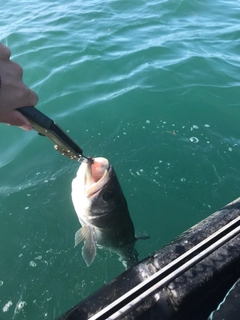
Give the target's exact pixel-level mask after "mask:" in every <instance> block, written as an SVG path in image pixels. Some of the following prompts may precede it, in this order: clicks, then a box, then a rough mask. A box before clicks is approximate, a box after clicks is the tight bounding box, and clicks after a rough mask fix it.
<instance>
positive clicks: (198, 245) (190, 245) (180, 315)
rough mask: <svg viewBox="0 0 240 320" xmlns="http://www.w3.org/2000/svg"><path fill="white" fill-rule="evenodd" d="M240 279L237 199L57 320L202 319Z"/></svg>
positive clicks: (239, 204) (239, 201)
mask: <svg viewBox="0 0 240 320" xmlns="http://www.w3.org/2000/svg"><path fill="white" fill-rule="evenodd" d="M239 278H240V198H238V199H236V200H234V201H233V202H231V203H230V204H228V205H226V206H225V207H224V208H222V209H220V210H219V211H217V212H215V213H213V214H212V215H210V216H209V217H207V218H206V219H204V220H202V221H201V222H199V223H198V224H196V225H195V226H193V227H191V228H190V229H188V230H187V231H185V232H184V233H182V234H181V235H180V236H178V237H177V238H176V239H175V240H173V241H172V242H171V243H169V244H167V245H166V246H165V247H163V248H162V249H160V250H158V251H157V252H155V253H153V254H151V255H149V256H148V257H147V258H145V259H143V260H142V261H141V262H139V263H138V264H137V265H136V266H134V267H132V268H130V269H128V270H127V271H125V272H123V273H122V274H121V275H119V276H118V277H117V278H115V279H114V280H112V281H111V282H109V283H108V284H106V285H104V286H103V287H102V288H100V289H99V290H97V291H96V292H95V293H93V294H92V295H90V296H89V297H87V298H86V299H85V300H83V301H81V302H80V303H79V304H77V305H76V306H75V307H73V308H72V309H70V310H69V311H67V312H66V313H64V314H63V315H62V316H61V317H60V318H58V320H79V319H80V320H85V319H92V320H95V319H96V320H98V319H99V320H100V319H108V318H109V319H129V320H131V319H139V320H145V319H147V320H151V319H154V320H155V319H161V320H173V319H174V320H183V319H194V320H202V319H207V318H208V317H209V315H210V314H211V312H212V311H213V310H215V309H216V308H217V307H218V305H219V303H220V302H221V301H222V300H223V299H224V297H225V295H226V293H227V292H228V291H229V289H230V288H231V287H232V286H233V285H234V283H235V282H236V281H237V280H238V279H239ZM164 280H165V282H164ZM161 281H162V282H161ZM159 284H160V285H159ZM154 286H155V287H154ZM153 287H154V290H152V292H151V293H149V294H147V292H148V291H149V292H150V291H151V289H152V288H153ZM156 288H157V289H156ZM137 295H138V296H139V297H140V296H142V297H144V299H138V296H137ZM239 310H240V307H239ZM218 314H219V312H218ZM212 319H213V320H214V316H212ZM226 319H227V318H226Z"/></svg>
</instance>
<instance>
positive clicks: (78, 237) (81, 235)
mask: <svg viewBox="0 0 240 320" xmlns="http://www.w3.org/2000/svg"><path fill="white" fill-rule="evenodd" d="M87 232H88V226H85V227H82V228H80V229H79V230H78V231H77V232H76V233H75V247H76V246H77V245H78V244H79V243H81V242H82V241H83V240H85V239H86V234H87Z"/></svg>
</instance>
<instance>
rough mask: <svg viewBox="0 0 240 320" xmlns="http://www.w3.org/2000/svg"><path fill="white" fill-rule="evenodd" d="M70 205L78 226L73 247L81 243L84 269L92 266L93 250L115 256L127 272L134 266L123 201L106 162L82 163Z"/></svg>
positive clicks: (129, 225) (131, 236) (131, 232)
mask: <svg viewBox="0 0 240 320" xmlns="http://www.w3.org/2000/svg"><path fill="white" fill-rule="evenodd" d="M72 201H73V205H74V208H75V211H76V213H77V216H78V219H79V222H80V223H81V225H82V228H80V229H79V230H78V231H77V232H76V234H75V246H77V245H78V244H79V243H81V242H82V241H84V246H83V248H82V256H83V259H84V260H85V262H86V264H87V266H90V264H91V263H92V262H93V260H94V258H95V256H96V251H97V246H102V247H105V248H108V249H110V250H111V251H113V252H116V253H117V254H119V255H120V257H121V258H122V262H123V264H124V265H125V266H126V267H127V268H128V267H130V266H132V265H134V264H136V263H137V262H138V260H137V252H136V250H135V249H134V244H135V241H136V238H135V234H134V226H133V222H132V220H131V217H130V214H129V211H128V205H127V201H126V199H125V197H124V194H123V191H122V188H121V186H120V184H119V182H118V178H117V175H116V173H115V171H114V169H113V167H112V166H111V165H110V164H109V161H108V160H107V159H105V158H100V157H99V158H94V159H93V163H90V162H87V161H86V160H85V161H83V162H82V164H81V165H80V168H79V170H78V172H77V176H76V178H75V179H73V182H72Z"/></svg>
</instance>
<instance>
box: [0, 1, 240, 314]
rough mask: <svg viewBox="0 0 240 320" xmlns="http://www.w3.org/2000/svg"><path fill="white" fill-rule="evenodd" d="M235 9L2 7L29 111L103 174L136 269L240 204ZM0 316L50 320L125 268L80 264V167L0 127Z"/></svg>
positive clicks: (231, 5) (105, 257)
mask: <svg viewBox="0 0 240 320" xmlns="http://www.w3.org/2000/svg"><path fill="white" fill-rule="evenodd" d="M239 21H240V4H239V2H238V1H224V0H217V1H215V2H212V1H204V2H202V1H195V0H191V1H190V0H182V1H177V0H175V1H156V0H149V1H146V0H140V1H137V2H136V1H130V2H126V1H119V0H115V1H114V0H110V1H96V0H89V1H85V2H80V1H70V2H68V3H66V1H62V0H59V1H58V2H52V1H50V0H45V1H41V2H37V1H33V0H29V1H23V0H20V1H16V0H9V1H7V2H4V3H1V21H0V29H1V33H0V35H1V37H0V40H1V41H2V42H3V43H4V44H6V45H8V46H9V47H10V49H11V51H12V59H13V60H15V61H17V62H18V63H20V64H21V65H22V66H23V68H24V81H25V83H26V84H28V85H29V86H30V87H31V88H33V89H34V90H35V91H36V92H37V93H38V95H39V104H38V106H37V107H38V108H39V110H41V111H42V112H44V113H46V114H47V115H48V116H49V117H51V118H53V119H54V120H55V121H56V122H57V123H58V124H59V125H60V126H61V127H62V128H64V129H65V130H66V131H67V132H68V133H69V135H70V136H71V137H72V138H73V139H74V140H75V141H77V143H78V144H79V145H80V146H81V147H82V148H83V150H84V152H85V154H86V155H89V156H103V157H106V158H108V159H109V160H110V162H111V163H112V165H113V166H114V168H115V170H116V172H117V174H118V177H119V180H120V183H121V186H122V188H123V190H124V193H125V195H126V198H127V201H128V205H129V208H130V213H131V216H132V219H133V222H134V225H135V229H136V233H147V234H148V235H149V236H150V239H149V240H147V241H139V242H138V243H137V249H138V252H139V258H140V259H142V258H144V257H146V256H147V255H148V254H150V253H152V252H154V251H155V250H157V249H159V248H161V247H162V246H164V245H165V244H167V243H168V242H169V241H170V240H172V239H173V238H174V237H176V236H177V235H178V234H180V233H181V232H183V231H184V230H186V229H188V228H189V227H191V226H192V225H193V224H195V223H197V222H199V221H200V220H202V219H204V218H205V217H207V216H209V215H210V214H211V213H212V212H214V211H216V210H217V209H219V208H220V207H222V206H224V205H225V204H227V203H229V202H230V201H232V200H233V199H235V198H236V197H238V196H239V194H240V167H239V163H240V153H239V148H240V142H239V139H240V128H239V117H240V88H239V85H240V58H239V45H240V39H239V38H240V31H239V30H240V24H239ZM0 132H1V140H0V148H1V156H0V196H1V203H0V237H1V242H0V254H1V260H0V319H1V320H10V319H14V320H22V319H27V320H28V319H29V320H31V319H35V320H38V319H39V320H40V319H55V318H57V317H58V316H60V315H61V314H62V313H63V312H65V311H66V310H68V309H69V308H71V307H72V306H74V305H75V304H77V303H78V302H79V301H81V300H82V299H84V298H85V297H87V296H88V295H89V294H91V293H92V292H94V291H95V290H96V289H98V288H99V287H101V286H102V285H103V284H104V283H106V282H108V281H110V280H111V279H113V278H114V277H115V276H117V275H119V274H120V273H121V272H123V271H124V268H123V266H122V264H121V263H120V262H119V261H118V257H117V256H116V255H114V254H111V253H109V252H107V251H103V250H98V255H97V257H96V259H95V261H94V263H93V264H92V265H91V266H90V267H89V268H88V267H86V265H85V263H84V261H83V259H82V256H81V248H80V247H76V248H74V234H75V232H76V230H77V229H78V228H79V222H78V219H77V216H76V214H75V211H74V209H73V205H72V201H71V181H72V179H73V178H74V177H75V174H76V172H77V170H78V166H79V164H78V163H77V162H74V161H70V160H68V159H67V158H63V157H62V156H61V155H60V154H59V153H58V152H56V151H55V150H54V148H53V144H52V143H51V142H50V141H48V140H47V139H45V138H43V137H39V136H38V135H37V134H36V133H35V132H24V131H22V130H20V129H18V128H12V127H8V126H6V125H3V124H2V125H0Z"/></svg>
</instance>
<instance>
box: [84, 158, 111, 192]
mask: <svg viewBox="0 0 240 320" xmlns="http://www.w3.org/2000/svg"><path fill="white" fill-rule="evenodd" d="M81 169H82V178H83V187H84V192H85V194H86V196H87V197H88V198H90V197H91V196H93V195H96V193H98V192H99V191H100V190H101V189H102V187H103V186H104V185H105V184H106V183H107V182H108V180H109V173H110V171H111V166H110V164H109V161H108V160H107V159H106V158H102V157H98V158H94V159H93V163H89V162H87V161H86V162H83V163H82V165H81Z"/></svg>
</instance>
